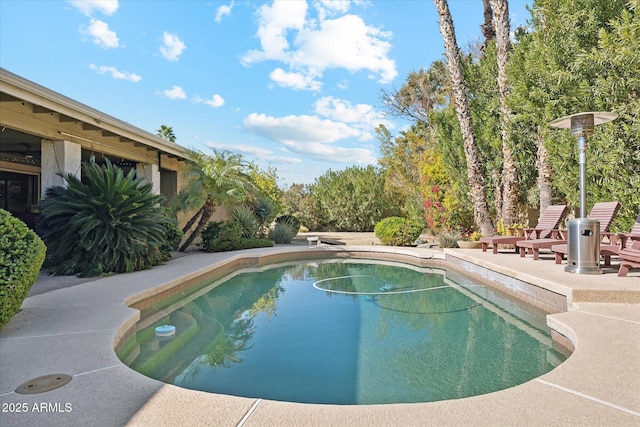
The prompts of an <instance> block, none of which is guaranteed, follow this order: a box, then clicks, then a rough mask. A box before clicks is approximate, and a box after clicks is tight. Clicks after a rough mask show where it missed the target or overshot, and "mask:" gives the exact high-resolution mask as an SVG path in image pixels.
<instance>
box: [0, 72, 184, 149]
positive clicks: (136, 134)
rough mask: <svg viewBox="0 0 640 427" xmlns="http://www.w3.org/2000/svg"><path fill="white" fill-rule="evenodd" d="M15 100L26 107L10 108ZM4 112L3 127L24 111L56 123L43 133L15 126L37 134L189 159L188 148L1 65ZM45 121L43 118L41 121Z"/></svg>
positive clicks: (1, 107)
mask: <svg viewBox="0 0 640 427" xmlns="http://www.w3.org/2000/svg"><path fill="white" fill-rule="evenodd" d="M11 103H20V104H22V105H21V108H22V110H17V109H15V108H14V109H12V108H8V107H7V106H8V105H9V104H11ZM0 111H2V117H0V121H1V122H2V125H3V126H12V124H13V123H11V122H12V118H14V117H18V116H25V113H24V111H27V112H28V114H32V115H33V116H47V120H48V123H49V124H51V123H54V126H53V127H52V126H51V125H50V126H48V127H46V130H42V131H41V132H40V133H39V132H38V131H37V130H36V129H28V127H29V125H24V124H22V125H16V126H15V127H17V130H19V131H22V132H26V133H33V134H36V135H38V136H40V137H43V138H50V139H71V140H74V138H75V139H76V140H78V142H80V143H83V144H85V145H86V144H88V143H91V144H93V143H95V144H96V145H98V146H100V145H102V146H105V147H106V146H109V145H110V144H111V145H113V146H114V147H122V145H123V144H126V145H133V147H136V148H138V149H141V148H144V151H146V152H147V154H148V157H149V158H152V157H154V156H157V158H160V156H161V155H165V156H166V157H168V158H173V159H176V160H178V161H185V160H186V159H187V151H186V149H185V148H184V147H182V146H180V145H178V144H176V143H173V142H170V141H167V140H165V139H162V138H160V137H158V136H156V135H154V134H152V133H150V132H147V131H144V130H142V129H140V128H137V127H135V126H132V125H130V124H129V123H126V122H124V121H122V120H119V119H117V118H115V117H113V116H110V115H108V114H106V113H103V112H101V111H99V110H96V109H94V108H91V107H89V106H87V105H85V104H82V103H80V102H78V101H75V100H73V99H71V98H68V97H66V96H64V95H61V94H59V93H57V92H54V91H52V90H50V89H48V88H46V87H44V86H41V85H39V84H37V83H34V82H32V81H30V80H27V79H25V78H22V77H20V76H18V75H16V74H13V73H11V72H9V71H7V70H5V69H4V68H0ZM13 121H14V122H15V123H16V124H18V123H30V122H29V121H28V120H19V119H15V120H13ZM52 121H53V122H52ZM41 122H42V121H41V120H40V121H39V122H38V123H41ZM31 123H33V121H32V122H31ZM37 127H39V126H33V128H37ZM42 128H43V129H44V128H45V127H44V126H43V127H42ZM105 141H106V142H105ZM109 141H113V143H110V142H109ZM121 150H122V149H121ZM122 151H125V150H122Z"/></svg>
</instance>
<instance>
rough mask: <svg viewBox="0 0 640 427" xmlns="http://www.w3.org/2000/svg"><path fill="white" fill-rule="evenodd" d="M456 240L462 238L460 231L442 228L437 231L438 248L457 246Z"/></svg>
mask: <svg viewBox="0 0 640 427" xmlns="http://www.w3.org/2000/svg"><path fill="white" fill-rule="evenodd" d="M458 240H462V233H460V232H459V231H450V230H444V231H441V232H440V233H438V244H439V245H440V248H457V247H458Z"/></svg>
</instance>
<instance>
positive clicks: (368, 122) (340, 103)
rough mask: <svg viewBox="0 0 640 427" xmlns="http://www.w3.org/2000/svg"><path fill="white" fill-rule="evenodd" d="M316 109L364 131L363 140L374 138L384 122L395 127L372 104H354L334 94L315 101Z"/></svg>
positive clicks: (361, 137) (324, 114)
mask: <svg viewBox="0 0 640 427" xmlns="http://www.w3.org/2000/svg"><path fill="white" fill-rule="evenodd" d="M315 111H316V113H318V114H320V115H322V116H324V117H328V118H330V119H332V120H340V121H342V122H345V123H349V124H350V126H352V127H354V128H356V129H360V130H361V131H362V135H361V136H360V139H361V140H363V141H364V140H371V139H373V133H374V131H375V128H376V127H378V126H380V124H384V125H385V126H386V127H387V128H388V129H393V128H394V127H395V126H394V124H393V123H392V122H390V121H388V120H386V119H385V118H384V115H383V114H382V113H381V112H378V111H375V109H374V108H373V106H371V105H368V104H356V105H353V104H351V103H350V102H349V101H346V100H344V99H338V98H334V97H332V96H325V97H323V98H320V99H318V100H317V101H316V103H315Z"/></svg>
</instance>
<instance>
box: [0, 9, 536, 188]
mask: <svg viewBox="0 0 640 427" xmlns="http://www.w3.org/2000/svg"><path fill="white" fill-rule="evenodd" d="M531 3H532V2H531V1H530V0H527V1H524V0H520V1H518V0H511V1H510V2H509V8H510V15H511V25H512V28H515V27H516V26H519V25H525V24H526V21H527V19H528V18H529V12H528V11H527V10H526V5H527V4H531ZM449 6H450V9H451V14H452V16H453V20H454V24H455V26H456V34H457V37H458V44H459V45H460V46H461V47H462V48H466V47H467V46H469V44H470V43H473V42H474V41H476V40H479V39H480V38H481V32H480V24H481V23H482V20H483V15H482V1H481V0H464V1H462V0H457V1H456V0H449ZM443 51H444V48H443V43H442V36H441V35H440V32H439V26H438V17H437V13H436V10H435V6H434V5H433V2H432V1H430V0H393V1H392V0H384V1H380V0H372V1H361V0H351V1H348V0H344V1H340V0H331V1H327V0H309V1H304V0H284V1H278V2H273V1H269V2H263V1H246V0H245V1H240V0H233V1H232V0H225V1H196V0H184V1H177V0H176V1H172V0H164V1H146V0H120V1H118V0H69V1H63V0H43V1H37V0H0V66H2V67H3V68H5V69H7V70H9V71H11V72H13V73H16V74H18V75H20V76H22V77H24V78H26V79H29V80H32V81H34V82H35V83H38V84H40V85H43V86H46V87H48V88H50V89H51V90H54V91H56V92H59V93H61V94H63V95H65V96H68V97H70V98H73V99H75V100H77V101H79V102H82V103H84V104H87V105H89V106H91V107H93V108H96V109H98V110H100V111H103V112H105V113H107V114H109V115H111V116H114V117H116V118H118V119H120V120H123V121H126V122H128V123H130V124H132V125H134V126H137V127H139V128H141V129H144V130H146V131H148V132H152V133H156V130H157V129H158V128H159V127H160V125H163V124H164V125H167V126H171V127H172V128H173V130H174V133H175V135H176V137H177V142H178V143H179V144H181V145H183V146H185V147H189V148H195V149H200V150H202V151H205V152H208V151H209V148H208V147H214V148H220V149H228V150H231V151H234V152H237V153H241V154H243V155H244V156H245V158H246V159H247V160H249V161H254V162H256V163H257V164H258V165H260V167H262V168H266V167H267V166H272V167H275V168H276V169H277V171H278V176H279V178H280V184H281V185H282V186H287V185H289V184H291V183H294V182H296V183H312V182H313V181H314V179H315V178H317V177H319V176H320V175H322V174H324V173H325V172H326V171H327V170H328V169H333V170H342V169H344V168H346V167H348V166H351V165H359V166H366V165H368V164H376V162H377V157H378V155H379V150H378V141H377V139H376V137H375V132H374V129H375V128H376V126H378V125H379V124H380V123H383V124H385V126H387V127H388V128H389V129H390V131H391V132H392V134H397V133H398V132H400V131H402V130H404V129H406V123H404V122H402V121H401V120H398V119H395V118H393V117H388V116H385V114H384V113H385V110H384V108H383V107H382V102H381V96H382V91H383V90H386V91H393V90H394V89H398V88H400V87H401V86H402V84H403V83H404V81H405V79H406V77H407V75H408V74H409V73H410V72H411V71H417V70H419V69H420V68H421V67H424V68H426V67H428V66H429V65H430V64H431V63H432V62H433V61H436V60H438V59H442V58H443Z"/></svg>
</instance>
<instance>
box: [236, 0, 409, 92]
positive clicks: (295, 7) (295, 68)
mask: <svg viewBox="0 0 640 427" xmlns="http://www.w3.org/2000/svg"><path fill="white" fill-rule="evenodd" d="M314 6H315V8H316V11H317V12H318V19H315V20H314V19H307V2H306V1H282V2H278V1H275V2H273V4H272V5H271V6H269V5H264V6H262V7H261V8H260V9H259V10H258V32H257V36H258V38H259V39H260V45H261V49H260V50H251V51H249V52H247V53H246V54H245V55H244V56H243V57H242V64H243V65H245V66H249V65H251V64H253V63H256V62H261V61H267V60H273V61H281V62H283V63H284V64H286V65H288V67H289V69H290V70H289V71H284V70H281V71H279V72H277V73H276V72H274V73H272V74H271V77H272V79H274V78H278V77H280V80H277V81H276V82H277V83H278V84H280V85H283V84H282V83H283V82H285V83H286V82H287V81H290V80H287V79H283V76H288V75H291V76H294V75H299V76H302V77H301V78H298V80H300V81H302V82H317V79H318V78H320V77H322V74H323V72H324V71H325V70H327V69H332V68H333V69H336V68H343V69H347V70H348V71H350V72H352V73H354V72H357V71H361V70H368V71H372V72H374V73H375V74H376V75H377V76H378V80H379V81H380V82H381V83H388V82H390V81H392V80H393V79H394V78H395V77H396V76H397V74H398V72H397V70H396V64H395V61H393V60H392V59H390V58H389V57H388V53H389V51H390V50H391V43H389V41H388V40H389V39H390V38H391V36H392V34H391V33H390V32H385V31H382V30H380V29H378V28H375V27H372V26H368V25H366V24H365V22H364V21H363V20H362V18H360V17H359V16H357V15H353V14H348V15H342V16H339V17H337V18H335V19H328V18H327V16H328V15H336V14H340V13H344V12H346V11H347V10H348V8H349V6H350V3H349V2H346V1H340V2H334V1H317V2H315V3H314ZM287 73H288V74H287ZM290 87H294V88H297V89H300V88H304V89H307V90H317V83H316V85H307V86H302V87H301V86H300V84H299V82H298V84H297V85H291V86H290Z"/></svg>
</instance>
